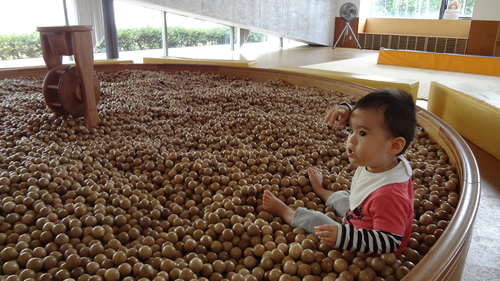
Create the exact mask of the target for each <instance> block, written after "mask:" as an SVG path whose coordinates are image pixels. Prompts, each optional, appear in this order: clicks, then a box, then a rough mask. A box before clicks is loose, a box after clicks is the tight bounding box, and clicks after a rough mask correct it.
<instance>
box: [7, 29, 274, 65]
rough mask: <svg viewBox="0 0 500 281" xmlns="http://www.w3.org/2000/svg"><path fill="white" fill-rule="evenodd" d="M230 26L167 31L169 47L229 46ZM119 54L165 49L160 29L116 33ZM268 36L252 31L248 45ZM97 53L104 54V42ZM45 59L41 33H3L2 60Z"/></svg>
mask: <svg viewBox="0 0 500 281" xmlns="http://www.w3.org/2000/svg"><path fill="white" fill-rule="evenodd" d="M230 31H231V29H230V28H229V27H215V28H207V29H202V28H184V27H179V26H173V27H169V28H168V46H169V48H180V47H194V46H210V45H223V44H229V38H230V36H229V33H230ZM117 37H118V49H119V51H134V50H148V49H161V48H162V39H161V38H162V31H161V28H153V27H149V26H148V27H140V28H123V29H118V30H117ZM266 39H267V36H266V35H264V34H260V33H253V32H251V33H250V35H249V37H248V40H247V42H250V43H252V42H263V41H265V40H266ZM94 51H95V52H98V53H99V52H105V51H106V45H105V42H102V43H101V44H100V45H98V46H97V47H96V48H95V50H94ZM41 56H42V46H41V43H40V34H39V33H38V32H33V33H23V34H10V35H2V34H0V60H10V59H23V58H37V57H41Z"/></svg>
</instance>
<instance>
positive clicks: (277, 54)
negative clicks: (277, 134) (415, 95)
mask: <svg viewBox="0 0 500 281" xmlns="http://www.w3.org/2000/svg"><path fill="white" fill-rule="evenodd" d="M376 54H377V51H372V50H358V49H346V48H336V49H332V48H330V47H315V46H308V45H298V46H291V45H290V46H287V45H286V44H285V48H278V46H277V45H272V44H267V45H266V44H261V45H253V44H246V45H244V46H243V48H242V49H241V50H240V51H234V52H231V51H230V50H229V47H228V46H224V47H208V48H207V47H203V48H199V47H197V48H185V49H170V50H169V55H170V56H177V57H191V58H206V59H246V60H255V61H257V66H258V67H261V68H271V67H278V66H284V65H287V66H305V65H312V64H320V63H325V62H331V61H338V60H346V59H352V58H360V57H365V56H374V55H376ZM162 55H163V51H162V50H151V51H145V52H129V53H121V54H120V58H124V59H130V58H132V59H134V61H135V62H142V57H144V56H162ZM95 58H96V59H104V58H105V55H104V54H98V55H96V57H95ZM26 65H44V63H43V60H41V59H35V60H23V61H18V62H12V61H0V68H2V67H10V66H26ZM419 105H421V104H419ZM421 106H422V105H421ZM423 106H424V107H425V102H424V103H423ZM469 145H470V148H471V150H472V151H473V153H474V155H475V157H476V161H477V163H478V166H479V170H480V174H481V203H480V206H479V211H478V214H477V217H476V221H475V224H474V230H473V236H472V243H471V245H470V249H469V255H468V257H467V261H466V265H465V268H464V270H463V278H462V280H481V281H482V280H500V259H499V257H500V234H499V233H500V221H499V219H498V218H499V217H500V161H499V160H497V159H495V158H494V157H492V156H491V155H489V154H487V153H486V152H484V151H483V150H481V149H480V148H478V147H477V146H475V145H474V144H472V143H469Z"/></svg>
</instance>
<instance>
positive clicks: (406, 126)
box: [353, 88, 417, 155]
mask: <svg viewBox="0 0 500 281" xmlns="http://www.w3.org/2000/svg"><path fill="white" fill-rule="evenodd" d="M357 108H360V109H365V110H367V109H368V110H376V111H380V112H382V113H383V114H384V123H385V127H386V129H387V131H389V133H390V134H391V135H392V137H395V138H396V137H403V138H404V139H405V140H406V144H405V147H404V148H403V150H401V152H400V153H398V155H401V154H403V153H404V152H405V151H406V149H407V148H408V146H409V145H410V143H411V142H412V141H413V138H414V136H415V128H416V126H417V116H416V110H415V103H414V102H413V98H412V97H411V95H410V94H408V93H407V92H405V91H402V90H398V89H392V88H384V89H379V90H376V91H374V92H372V93H369V94H368V95H366V96H364V97H362V98H361V99H360V100H359V101H358V102H356V104H355V105H354V107H353V111H354V110H356V109H357Z"/></svg>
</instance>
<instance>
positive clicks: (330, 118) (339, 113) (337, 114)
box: [324, 105, 351, 127]
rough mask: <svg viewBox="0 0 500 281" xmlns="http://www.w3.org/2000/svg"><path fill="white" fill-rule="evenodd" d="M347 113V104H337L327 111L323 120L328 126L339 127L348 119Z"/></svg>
mask: <svg viewBox="0 0 500 281" xmlns="http://www.w3.org/2000/svg"><path fill="white" fill-rule="evenodd" d="M349 115H351V110H350V108H349V107H348V106H347V105H337V106H335V107H334V108H332V109H330V111H328V113H327V114H326V116H325V120H324V122H325V123H326V124H328V125H330V126H337V127H340V126H342V125H343V124H344V123H345V122H347V120H349ZM337 119H338V120H337Z"/></svg>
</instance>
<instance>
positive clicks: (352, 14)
mask: <svg viewBox="0 0 500 281" xmlns="http://www.w3.org/2000/svg"><path fill="white" fill-rule="evenodd" d="M339 14H340V17H341V18H342V19H343V20H344V21H345V26H344V29H343V30H342V33H340V36H339V38H338V39H337V42H335V45H333V48H334V49H335V47H336V46H337V43H338V42H339V41H340V38H342V35H344V33H345V35H344V36H347V35H348V34H349V30H351V32H352V35H353V36H354V39H355V40H356V43H357V44H358V48H359V49H360V50H361V49H362V48H361V45H360V44H359V41H358V38H356V36H355V33H354V31H353V30H352V27H351V25H350V22H351V21H352V20H353V19H355V18H356V17H357V16H358V7H356V5H355V4H354V3H351V2H347V3H344V4H343V5H342V6H340V11H339ZM344 38H345V37H344Z"/></svg>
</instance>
